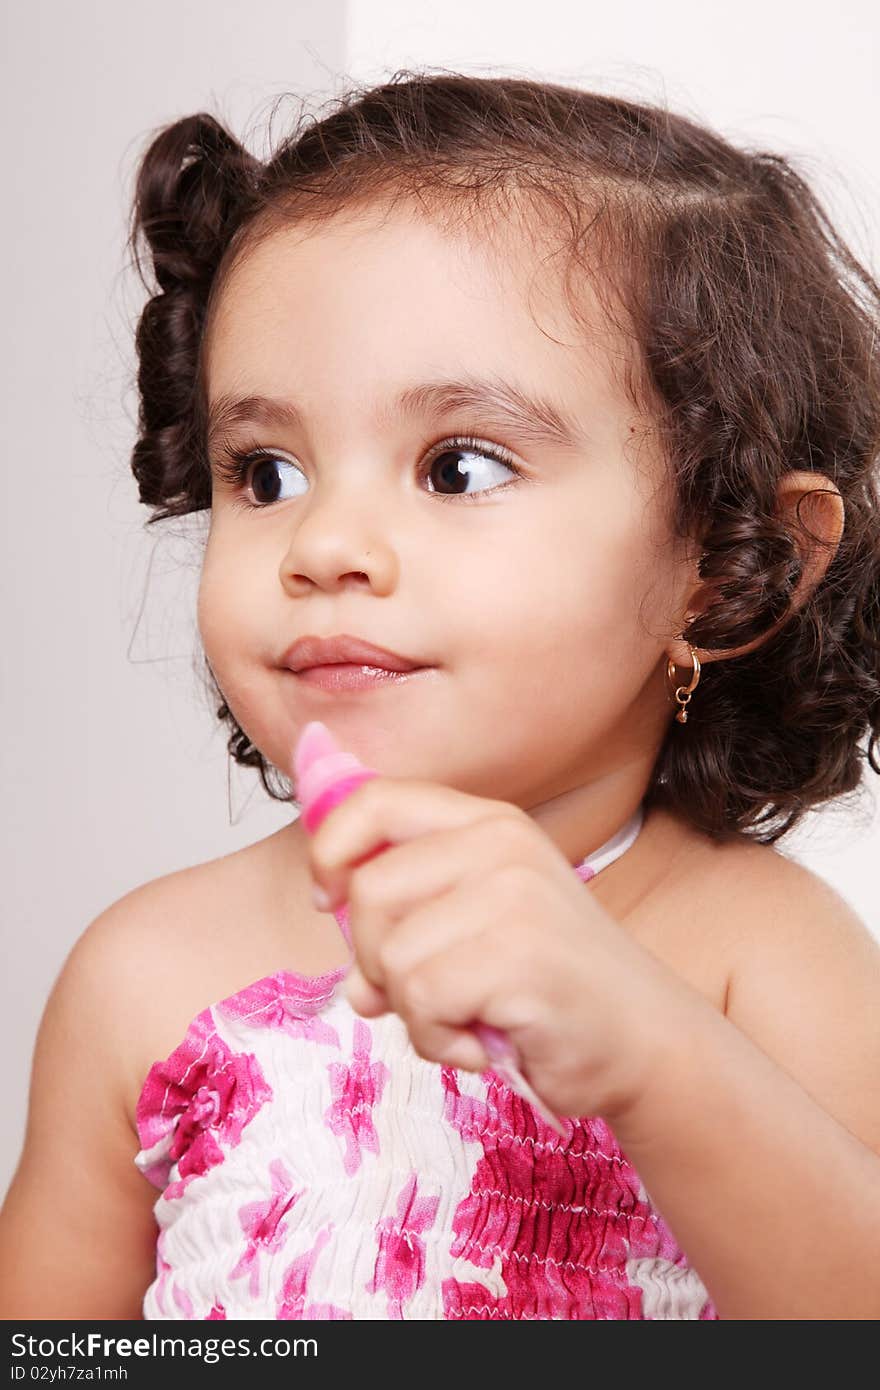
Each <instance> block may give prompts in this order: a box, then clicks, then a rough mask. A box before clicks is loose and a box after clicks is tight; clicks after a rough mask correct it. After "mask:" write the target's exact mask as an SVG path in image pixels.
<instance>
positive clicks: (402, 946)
mask: <svg viewBox="0 0 880 1390" xmlns="http://www.w3.org/2000/svg"><path fill="white" fill-rule="evenodd" d="M513 853H515V850H514V847H513V845H512V843H511V842H510V837H509V836H508V835H507V833H506V832H505V830H504V828H501V829H500V830H499V827H498V826H497V825H496V824H495V823H494V822H491V821H481V822H478V823H477V824H475V825H472V826H469V827H468V828H467V829H466V830H465V831H464V832H463V831H461V830H445V831H438V832H435V833H434V834H430V835H422V836H420V837H419V839H417V840H411V841H409V842H408V843H407V844H404V845H393V846H391V847H390V848H389V849H387V850H385V851H383V853H382V854H381V855H378V856H377V857H376V858H374V859H371V860H369V861H368V862H367V863H365V864H361V865H359V866H358V867H357V868H356V869H354V870H353V871H352V873H351V876H350V880H349V889H348V892H349V898H348V910H349V927H350V929H351V936H352V945H353V948H354V952H355V956H356V959H357V963H358V965H359V966H360V969H361V971H362V973H363V975H364V977H365V978H366V979H367V980H368V981H370V982H371V983H372V984H373V985H375V986H377V987H379V988H383V989H384V988H385V986H386V979H387V976H388V975H389V974H399V973H401V972H403V971H405V970H407V969H409V968H411V967H412V966H413V965H415V964H416V963H417V962H418V961H419V960H421V959H422V958H423V957H424V956H426V955H431V954H433V953H434V952H435V951H438V950H440V949H441V948H442V947H443V946H444V945H448V944H450V943H451V942H453V941H455V940H457V939H459V938H460V937H463V936H467V935H470V934H471V933H473V932H474V931H477V930H479V929H480V927H481V926H485V914H486V912H487V910H488V907H487V903H486V898H485V893H482V894H481V893H480V890H481V887H482V885H484V884H485V882H486V880H487V879H488V877H489V876H490V875H491V874H492V872H493V870H494V869H496V868H497V867H498V866H499V865H500V864H501V863H502V862H505V861H507V860H509V859H510V858H511V855H512V854H513ZM468 885H470V887H471V888H472V889H473V890H474V892H473V895H472V896H473V897H474V898H476V897H477V895H480V896H481V897H482V914H481V915H477V914H476V913H475V912H474V911H473V910H472V911H470V912H467V911H462V910H457V909H453V907H452V905H451V903H448V899H449V895H450V894H452V893H453V892H454V891H455V890H456V889H457V888H460V887H466V886H468ZM460 901H462V902H464V901H469V899H461V900H460ZM429 902H437V903H439V904H441V905H442V904H443V903H444V902H447V904H448V905H447V906H446V907H445V909H444V910H442V911H440V912H438V913H435V914H431V915H430V916H429V917H427V918H423V917H422V916H421V915H417V916H414V915H413V914H414V913H417V912H418V909H419V908H421V907H422V906H424V905H425V904H427V903H429ZM503 910H504V909H503V906H502V905H499V904H495V906H494V908H493V911H494V913H495V915H496V916H497V915H498V913H499V912H503Z"/></svg>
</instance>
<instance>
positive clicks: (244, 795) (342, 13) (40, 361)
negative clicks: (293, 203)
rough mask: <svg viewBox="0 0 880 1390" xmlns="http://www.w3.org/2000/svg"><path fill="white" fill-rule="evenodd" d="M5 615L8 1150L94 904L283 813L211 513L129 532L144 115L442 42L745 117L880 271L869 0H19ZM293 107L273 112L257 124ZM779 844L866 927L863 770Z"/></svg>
mask: <svg viewBox="0 0 880 1390" xmlns="http://www.w3.org/2000/svg"><path fill="white" fill-rule="evenodd" d="M0 25H2V30H0V54H2V57H0V64H2V70H0V77H2V81H0V102H2V106H0V112H2V121H0V149H2V167H3V173H4V187H5V190H6V200H5V216H4V218H3V220H2V224H0V238H2V244H0V253H2V254H0V266H2V272H3V279H4V284H3V290H4V295H3V304H4V315H3V322H4V336H3V344H2V390H3V396H4V404H5V410H4V421H5V425H4V432H3V443H4V452H5V460H4V468H3V471H2V487H3V542H4V543H3V547H2V554H0V567H2V568H0V584H2V591H0V592H2V601H3V617H4V641H3V643H2V646H0V663H2V665H0V701H2V705H0V708H2V717H3V724H4V728H5V737H4V739H3V746H2V753H0V759H2V762H0V778H2V786H3V789H4V797H3V811H2V846H3V849H2V855H3V868H4V873H3V875H2V885H3V887H2V894H3V898H2V912H3V927H4V941H3V945H4V955H5V959H6V970H5V980H4V990H3V997H2V1001H0V1029H2V1034H0V1045H2V1048H3V1056H4V1059H5V1066H4V1072H5V1075H4V1106H3V1119H2V1126H3V1128H2V1135H0V1191H2V1190H5V1187H6V1185H7V1184H8V1181H9V1179H10V1178H11V1176H12V1172H13V1170H14V1167H15V1164H16V1162H17V1159H18V1153H19V1150H20V1144H21V1139H22V1135H23V1129H24V1120H25V1115H26V1104H27V1089H28V1079H29V1068H30V1058H31V1053H32V1048H33V1041H34V1037H35V1034H36V1029H37V1025H38V1022H39V1018H40V1015H41V1013H42V1009H43V1005H44V1002H45V999H46V997H47V995H48V992H49V989H50V988H51V985H52V982H53V980H54V979H55V977H56V975H57V973H58V970H59V969H60V967H61V964H62V962H63V960H64V957H65V956H66V954H67V952H68V950H69V949H70V947H71V945H72V944H73V942H74V941H75V939H76V938H77V937H78V936H79V934H80V933H81V932H82V930H83V929H84V928H85V926H86V925H87V924H88V922H89V921H90V920H91V919H92V918H93V917H95V916H96V915H97V914H98V912H100V911H101V910H102V909H103V908H104V907H106V906H107V905H108V904H109V903H110V902H112V901H114V900H115V899H116V898H118V897H120V896H121V895H122V894H123V893H125V892H127V891H128V890H129V889H130V888H133V887H134V886H135V885H136V884H139V883H142V882H145V881H146V880H148V879H151V878H154V877H156V876H157V875H159V874H162V873H167V872H169V871H171V870H173V869H175V868H178V867H181V866H183V865H185V864H193V863H196V862H199V861H201V860H204V859H209V858H214V857H216V856H217V855H220V854H223V853H226V852H228V851H230V850H232V849H235V848H237V847H238V846H239V845H242V844H246V843H249V842H251V841H253V840H256V839H259V838H262V837H263V836H265V835H267V834H270V833H271V832H272V831H273V830H274V829H276V828H277V827H278V826H279V825H280V824H282V823H283V822H284V821H285V820H286V819H288V818H289V812H286V811H285V810H284V809H283V808H281V807H279V806H277V805H274V804H268V803H266V802H265V799H264V797H263V794H262V791H261V789H259V784H258V782H257V779H256V777H253V778H252V777H251V776H250V774H248V775H245V773H244V772H243V771H235V772H233V775H232V785H231V794H232V803H233V819H234V820H236V821H237V823H236V824H235V825H234V826H230V824H229V820H228V812H227V760H226V754H225V747H224V742H223V738H222V736H221V735H220V731H219V729H217V728H215V723H216V721H215V720H214V718H213V712H212V710H211V709H210V708H209V706H208V705H207V704H206V703H205V702H204V701H203V699H202V697H201V694H200V692H199V689H198V687H197V684H196V679H195V676H194V674H193V664H192V657H193V651H194V644H195V640H196V632H195V622H194V603H195V591H196V583H197V572H196V568H195V554H196V552H195V549H194V546H193V544H192V543H191V541H188V540H187V537H188V536H189V537H190V538H191V539H194V538H197V536H198V534H199V526H200V525H203V523H197V524H196V525H195V526H193V525H192V524H189V525H187V524H186V523H181V524H179V525H178V526H177V527H176V530H177V532H178V533H179V535H178V537H177V538H175V537H174V536H173V535H172V536H168V535H165V536H163V537H161V538H160V537H158V536H157V535H155V534H151V535H147V534H145V533H144V531H143V522H144V520H145V517H146V510H145V509H142V508H141V507H140V505H139V504H138V502H137V495H136V485H135V483H134V480H133V478H132V476H131V474H130V472H129V466H128V454H129V452H130V449H131V445H132V443H133V440H134V437H135V426H134V422H135V410H136V403H135V396H134V390H133V372H134V357H133V347H132V335H133V328H134V323H135V321H136V317H137V313H138V311H139V308H140V305H141V302H142V299H143V292H142V290H141V289H140V286H139V283H138V282H137V281H136V279H135V278H134V275H133V273H132V272H130V271H129V269H128V268H127V263H126V257H125V248H124V237H125V230H126V222H125V219H126V217H127V214H128V199H129V197H130V191H131V178H132V174H133V169H134V166H135V164H136V161H137V157H138V155H139V153H140V151H141V150H142V148H143V146H144V145H145V143H146V140H147V137H148V135H149V132H150V131H151V130H152V129H153V128H154V127H156V126H158V125H161V124H164V123H165V122H167V121H170V120H173V119H176V118H178V117H179V116H182V115H185V114H189V113H192V112H195V111H198V110H208V111H211V112H213V113H214V114H215V115H217V116H218V117H220V118H221V119H223V120H225V121H226V122H227V123H228V124H229V126H230V127H231V129H232V130H233V131H234V132H235V133H236V134H238V135H239V137H240V138H243V139H244V140H245V143H247V144H248V145H249V147H250V148H251V149H252V150H254V152H255V153H261V154H262V153H264V152H265V150H264V146H263V140H264V138H265V128H264V124H263V123H264V120H265V118H266V116H267V114H268V111H269V108H270V106H271V104H272V100H273V99H274V98H275V97H277V96H279V95H281V94H283V93H285V92H291V93H294V94H296V95H297V96H303V95H306V96H309V95H310V96H311V97H312V99H313V101H314V104H315V105H321V104H323V102H324V101H325V100H326V99H327V98H328V97H330V96H332V95H334V94H336V93H337V92H338V91H339V90H340V89H341V88H342V87H343V86H344V84H345V79H346V78H348V77H350V78H353V79H356V80H358V81H367V80H369V81H378V80H381V79H382V78H387V77H388V76H389V75H390V74H391V73H392V72H393V71H394V70H395V69H397V68H400V67H428V68H432V67H448V68H457V69H460V70H462V71H467V72H487V73H494V74H495V75H501V74H502V73H505V72H517V73H519V74H521V75H526V76H533V77H539V78H541V77H543V78H547V79H549V80H554V81H562V82H571V83H574V84H578V85H584V86H590V85H592V86H594V87H597V88H599V89H600V90H606V91H617V92H620V93H622V94H623V95H628V96H633V97H643V98H648V99H665V100H668V102H669V104H670V105H671V106H672V107H673V108H675V109H677V110H681V111H684V112H686V113H687V114H691V115H695V116H697V117H698V118H700V119H702V120H704V121H707V122H709V123H710V124H712V125H714V126H715V127H716V128H718V129H719V130H721V131H722V133H724V134H726V135H728V136H729V137H731V138H733V139H734V140H736V141H738V142H745V143H759V144H764V145H766V146H768V147H770V148H773V149H777V150H780V151H782V152H784V153H788V154H792V155H794V156H795V157H796V158H797V159H798V161H799V164H800V167H801V168H802V169H803V170H804V171H805V172H807V173H808V174H809V175H811V176H812V178H813V179H814V181H815V182H816V184H817V185H818V186H819V188H820V190H821V191H822V192H823V193H824V194H825V196H826V199H827V201H828V202H829V203H830V204H831V206H832V209H833V211H834V213H835V214H836V216H837V218H838V220H839V221H840V223H841V224H842V225H843V227H844V228H845V229H846V231H847V232H848V234H849V236H850V238H851V240H852V242H853V244H854V247H855V249H856V251H857V252H858V253H859V254H861V255H862V256H863V257H864V258H866V259H868V260H869V261H870V262H871V263H872V264H873V267H874V269H875V273H876V272H877V269H878V267H880V231H878V228H880V156H878V153H877V139H876V130H877V121H876V93H877V90H878V76H880V63H878V48H880V13H878V12H877V8H876V5H875V4H873V3H870V4H869V3H866V2H865V0H842V3H838V4H836V5H835V6H834V7H833V8H829V7H824V6H823V7H822V8H821V11H820V10H819V9H818V8H815V9H812V8H810V7H804V5H803V4H802V3H801V4H796V3H794V0H777V2H776V3H775V4H773V5H767V4H766V3H758V0H740V3H739V4H738V5H737V6H736V7H735V9H733V8H732V7H729V6H724V7H721V6H710V5H706V4H705V2H704V0H703V3H700V2H699V0H669V3H667V4H665V5H663V6H658V5H656V4H655V3H654V0H630V3H629V4H628V5H626V6H616V7H614V6H608V5H607V3H602V4H594V3H590V2H589V0H566V2H565V3H563V0H545V2H544V3H543V4H542V5H540V6H535V5H534V4H532V3H531V0H530V3H525V0H489V3H483V4H478V5H475V4H473V3H469V4H450V3H446V4H445V5H443V6H436V7H435V6H429V5H428V4H427V2H426V0H409V2H408V3H405V0H370V2H369V3H367V0H350V2H349V3H348V4H347V5H346V4H344V3H332V0H323V3H322V2H321V0H313V3H306V2H305V0H284V2H283V3H282V0H254V3H253V4H251V5H250V6H248V7H247V8H246V9H242V7H241V6H240V4H239V3H238V0H211V3H208V2H207V0H202V3H197V4H188V5H180V4H177V3H173V0H153V3H152V4H151V5H150V6H149V8H148V9H147V10H144V9H142V8H140V7H135V6H133V5H126V4H120V3H119V0H91V3H82V0H81V3H80V4H78V5H76V6H67V5H65V4H63V3H62V0H57V3H54V4H52V3H47V0H36V3H35V2H34V0H28V3H25V2H24V0H17V3H10V4H9V5H7V7H6V8H5V10H4V12H3V15H2V18H0ZM282 128H283V118H280V117H277V116H276V118H275V122H274V125H273V129H274V130H276V131H277V130H280V129H282ZM874 780H878V779H873V778H872V782H871V791H870V793H869V796H868V798H867V799H864V800H863V801H862V802H861V803H859V804H858V805H857V806H855V807H851V806H839V807H833V808H829V809H827V810H824V811H822V812H820V813H817V814H816V815H815V816H814V817H813V819H812V822H811V824H810V825H809V826H807V827H804V828H803V829H798V831H796V832H795V833H794V834H793V835H792V836H791V837H789V838H788V839H787V840H786V841H784V842H783V845H782V846H780V848H782V849H783V850H784V852H786V853H788V854H790V855H791V856H792V857H794V858H797V859H799V860H800V861H801V862H803V863H806V864H807V865H809V866H810V867H811V868H813V869H814V870H815V871H816V872H818V873H821V874H822V875H823V876H824V877H826V878H827V879H828V880H829V881H830V882H831V883H833V884H834V886H835V887H836V888H837V889H838V891H839V892H840V893H842V894H843V896H844V897H845V898H847V899H848V900H849V901H850V902H851V903H852V904H853V906H854V907H855V908H856V910H857V911H858V912H859V913H860V915H861V916H862V918H863V919H864V920H865V921H866V922H867V923H868V925H869V926H870V927H871V929H872V930H873V931H875V932H876V933H877V934H878V936H880V899H878V895H877V894H876V893H875V891H874V881H875V873H874V870H875V861H876V856H877V853H878V850H880V815H878V814H877V811H876V809H875V808H876V805H877V797H876V793H875V791H874V789H873V782H874Z"/></svg>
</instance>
